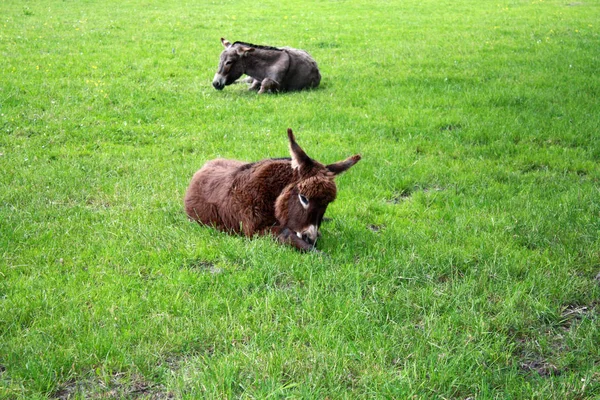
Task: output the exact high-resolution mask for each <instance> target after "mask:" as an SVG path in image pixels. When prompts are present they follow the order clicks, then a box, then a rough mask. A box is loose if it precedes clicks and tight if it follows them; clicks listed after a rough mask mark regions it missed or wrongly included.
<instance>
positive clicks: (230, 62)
mask: <svg viewBox="0 0 600 400" xmlns="http://www.w3.org/2000/svg"><path fill="white" fill-rule="evenodd" d="M231 64H233V61H225V65H231Z"/></svg>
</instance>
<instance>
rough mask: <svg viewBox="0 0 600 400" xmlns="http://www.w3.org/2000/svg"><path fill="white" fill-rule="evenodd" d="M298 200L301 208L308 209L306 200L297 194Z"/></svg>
mask: <svg viewBox="0 0 600 400" xmlns="http://www.w3.org/2000/svg"><path fill="white" fill-rule="evenodd" d="M298 198H299V199H300V204H302V207H304V208H308V199H307V198H306V197H305V196H304V195H302V194H299V195H298Z"/></svg>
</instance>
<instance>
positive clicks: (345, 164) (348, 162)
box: [325, 154, 361, 175]
mask: <svg viewBox="0 0 600 400" xmlns="http://www.w3.org/2000/svg"><path fill="white" fill-rule="evenodd" d="M360 158H361V157H360V154H357V155H355V156H352V157H348V158H346V159H345V160H344V161H339V162H336V163H334V164H329V165H327V166H325V168H327V169H328V170H329V172H331V173H332V174H334V175H338V174H341V173H342V172H345V171H348V170H349V169H350V167H352V166H353V165H354V164H356V163H357V162H359V161H360Z"/></svg>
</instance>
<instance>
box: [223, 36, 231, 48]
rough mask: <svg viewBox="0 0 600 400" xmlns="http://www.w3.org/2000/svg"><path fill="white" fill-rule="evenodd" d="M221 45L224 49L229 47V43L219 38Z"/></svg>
mask: <svg viewBox="0 0 600 400" xmlns="http://www.w3.org/2000/svg"><path fill="white" fill-rule="evenodd" d="M221 44H222V45H223V47H225V48H226V49H228V48H230V47H231V43H229V41H228V40H227V39H225V38H221Z"/></svg>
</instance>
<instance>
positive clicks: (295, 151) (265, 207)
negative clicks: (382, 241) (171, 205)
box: [185, 129, 360, 250]
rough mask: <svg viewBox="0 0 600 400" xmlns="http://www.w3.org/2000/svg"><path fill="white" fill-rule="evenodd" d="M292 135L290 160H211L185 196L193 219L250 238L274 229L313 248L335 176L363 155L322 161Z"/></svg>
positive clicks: (284, 237) (282, 238)
mask: <svg viewBox="0 0 600 400" xmlns="http://www.w3.org/2000/svg"><path fill="white" fill-rule="evenodd" d="M288 137H289V141H290V155H291V159H289V158H272V159H266V160H261V161H257V162H255V163H245V162H242V161H236V160H225V159H216V160H212V161H209V162H207V163H206V164H205V165H204V166H203V167H202V169H200V170H199V171H198V172H196V174H195V175H194V177H193V178H192V181H191V183H190V186H189V187H188V190H187V193H186V195H185V210H186V212H187V214H188V216H189V218H190V219H191V220H194V221H197V222H199V223H202V224H205V225H211V226H214V227H216V228H218V229H221V230H224V231H229V232H235V233H243V234H244V235H246V236H248V237H250V236H253V235H255V234H274V235H275V236H276V237H277V239H278V240H279V241H281V242H283V243H287V244H290V245H292V246H294V247H296V248H297V249H300V250H311V249H313V248H314V246H315V244H316V242H317V235H318V233H319V227H320V225H321V221H322V220H323V215H324V214H325V210H326V209H327V206H328V205H329V203H331V202H332V201H333V200H334V199H335V197H336V193H337V189H336V185H335V182H334V178H335V176H336V175H338V174H340V173H342V172H344V171H346V170H348V169H349V168H350V167H352V166H353V165H354V164H356V163H357V162H358V161H359V160H360V155H355V156H352V157H350V158H348V159H346V160H344V161H340V162H337V163H334V164H329V165H323V164H321V163H319V162H317V161H315V160H313V159H311V158H310V157H309V156H308V155H306V153H305V152H304V150H302V149H301V148H300V146H299V145H298V144H297V143H296V140H295V138H294V134H293V133H292V130H291V129H288Z"/></svg>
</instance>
